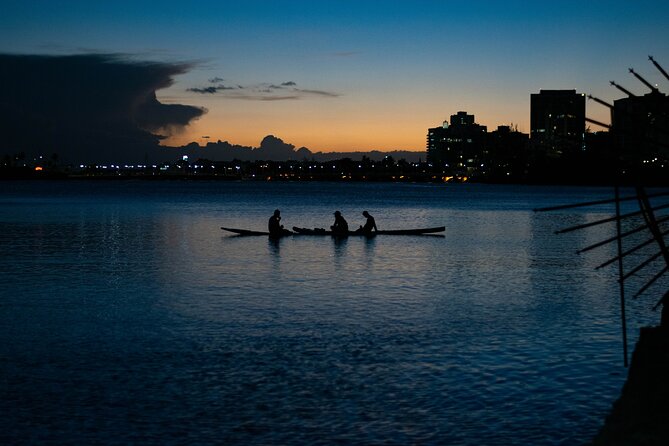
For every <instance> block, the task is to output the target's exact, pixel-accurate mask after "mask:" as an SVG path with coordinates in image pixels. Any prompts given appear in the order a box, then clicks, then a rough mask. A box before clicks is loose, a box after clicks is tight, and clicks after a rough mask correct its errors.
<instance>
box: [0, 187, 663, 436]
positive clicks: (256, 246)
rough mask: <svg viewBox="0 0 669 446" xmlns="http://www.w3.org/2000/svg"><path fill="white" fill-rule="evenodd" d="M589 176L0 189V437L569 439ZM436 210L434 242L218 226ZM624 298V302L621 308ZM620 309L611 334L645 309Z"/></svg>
mask: <svg viewBox="0 0 669 446" xmlns="http://www.w3.org/2000/svg"><path fill="white" fill-rule="evenodd" d="M610 194H611V191H610V190H609V189H582V188H538V187H510V186H507V187H501V186H483V185H411V184H339V183H337V184H335V183H255V182H241V183H227V182H180V181H179V182H166V181H163V182H132V181H118V182H83V181H82V182H78V181H71V182H53V183H52V182H34V183H31V182H5V183H0V414H1V416H0V443H2V444H29V443H35V444H58V445H62V444H105V445H106V444H130V443H134V444H143V445H144V444H157V445H158V444H159V445H164V444H235V445H236V444H239V445H266V444H276V445H281V444H305V445H306V444H308V445H314V444H324V445H326V444H327V445H330V444H398V445H407V444H435V445H441V444H446V445H448V444H453V445H460V444H462V445H526V444H549V445H550V444H563V445H574V444H581V443H584V442H586V441H588V440H589V439H590V438H591V437H592V436H593V435H594V434H595V432H596V430H597V429H598V428H599V426H600V425H601V423H602V422H603V419H604V416H605V414H606V413H607V411H608V409H609V407H610V405H611V403H612V402H613V401H614V400H615V398H616V397H617V396H618V393H619V391H620V388H621V386H622V383H623V381H624V378H625V374H626V370H625V369H624V368H623V365H622V352H621V340H620V328H619V318H620V316H619V309H618V297H617V287H616V283H615V273H616V272H615V270H600V271H595V270H594V266H596V265H597V264H598V263H600V262H601V261H602V260H606V259H607V258H608V257H610V256H612V255H613V247H610V248H605V249H603V250H600V251H596V252H593V253H592V254H589V255H581V256H577V255H576V254H574V252H575V251H576V250H577V249H579V248H582V247H584V246H587V245H589V244H591V243H593V242H596V241H599V240H600V239H602V238H605V237H607V236H610V235H611V234H612V232H611V231H612V228H602V229H599V230H592V231H581V232H578V233H571V234H565V235H560V236H556V235H554V234H553V231H554V230H555V229H559V228H560V227H564V226H568V225H571V224H578V223H583V222H586V221H589V220H593V219H598V218H602V217H603V216H605V214H606V215H608V211H609V209H603V210H602V212H604V214H597V213H592V212H591V211H585V210H571V211H562V212H554V213H550V214H543V213H540V214H537V213H534V212H532V211H531V209H532V208H534V207H538V206H545V205H551V204H559V203H569V202H577V201H583V200H591V199H597V198H607V197H609V196H610ZM277 207H278V208H280V209H281V210H282V215H283V217H284V220H283V222H284V224H286V225H287V226H292V225H300V226H307V227H314V226H320V227H326V226H328V225H329V224H331V221H332V219H333V217H332V212H333V211H334V210H337V209H339V210H341V211H342V212H343V214H344V216H345V217H346V218H348V220H349V223H350V224H351V225H352V226H354V227H357V226H356V225H357V224H361V223H362V222H363V217H362V216H361V215H360V212H361V211H362V210H364V209H367V210H369V211H370V213H372V215H374V216H375V217H376V220H377V223H378V225H379V227H381V228H411V227H428V226H439V225H445V226H446V228H447V230H446V232H445V236H444V237H415V236H413V237H412V236H406V237H390V236H379V237H376V238H372V239H364V238H357V237H351V238H349V239H345V240H334V239H332V238H329V237H290V238H285V239H282V240H279V241H276V242H273V241H270V240H268V239H267V238H266V237H237V236H232V235H228V234H225V233H223V231H221V230H220V226H222V225H225V226H231V227H240V228H247V229H259V230H263V229H264V228H265V227H266V221H267V219H268V217H269V216H270V215H271V213H272V211H273V210H274V209H275V208H277ZM634 305H637V306H634ZM634 305H632V306H631V307H630V308H629V309H628V311H629V312H630V318H631V321H630V324H631V327H632V330H631V331H632V342H633V340H634V338H635V333H636V330H637V328H638V326H639V325H640V324H641V323H647V322H648V320H651V321H652V316H653V314H652V313H649V312H648V309H647V307H648V302H645V303H644V304H643V305H642V304H634Z"/></svg>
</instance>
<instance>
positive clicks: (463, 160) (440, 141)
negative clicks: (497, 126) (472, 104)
mask: <svg viewBox="0 0 669 446" xmlns="http://www.w3.org/2000/svg"><path fill="white" fill-rule="evenodd" d="M486 133H487V127H486V126H484V125H479V124H476V123H475V120H474V115H469V114H467V112H464V111H461V112H458V113H457V114H455V115H451V119H450V125H449V123H448V122H446V121H444V124H443V125H442V126H441V127H435V128H431V129H428V133H427V159H428V161H429V162H430V163H433V164H436V165H438V166H440V167H442V168H445V169H446V170H448V171H450V172H452V173H454V174H462V175H471V174H472V173H473V172H475V171H477V170H478V169H479V167H480V165H481V160H482V159H483V158H484V157H485V152H486V148H485V145H486Z"/></svg>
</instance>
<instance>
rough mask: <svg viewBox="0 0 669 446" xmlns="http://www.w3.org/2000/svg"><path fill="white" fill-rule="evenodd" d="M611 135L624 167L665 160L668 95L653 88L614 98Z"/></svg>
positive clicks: (668, 136)
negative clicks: (640, 92)
mask: <svg viewBox="0 0 669 446" xmlns="http://www.w3.org/2000/svg"><path fill="white" fill-rule="evenodd" d="M611 136H612V138H613V142H614V148H615V150H616V151H617V153H618V154H619V155H620V156H621V158H622V159H623V160H625V161H626V163H627V165H628V166H630V167H633V166H637V167H652V164H654V163H658V164H664V163H665V162H666V160H667V159H669V149H667V148H668V147H669V96H667V95H665V94H663V93H661V92H659V91H658V90H654V91H652V92H651V93H648V94H646V95H643V96H631V97H627V98H623V99H618V100H616V101H614V102H613V120H612V127H611ZM644 164H646V166H644Z"/></svg>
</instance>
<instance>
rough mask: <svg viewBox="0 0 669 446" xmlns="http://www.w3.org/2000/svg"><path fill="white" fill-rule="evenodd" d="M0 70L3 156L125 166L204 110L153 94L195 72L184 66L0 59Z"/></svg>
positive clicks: (77, 58)
mask: <svg viewBox="0 0 669 446" xmlns="http://www.w3.org/2000/svg"><path fill="white" fill-rule="evenodd" d="M0 67H1V68H0V126H1V131H0V153H1V152H4V153H11V152H18V151H24V152H27V153H36V152H40V153H45V154H47V153H48V154H50V153H58V154H59V155H61V158H63V159H67V160H70V161H75V162H89V161H117V162H130V161H133V160H138V159H142V158H144V157H145V156H146V154H147V153H149V152H151V153H153V151H154V150H155V149H156V148H157V146H158V142H159V140H160V138H161V134H162V135H164V134H165V132H169V131H174V130H178V129H179V128H182V127H183V126H186V125H188V124H189V123H190V122H191V121H192V120H193V119H196V118H198V117H200V116H201V115H202V114H204V113H205V112H206V110H205V109H203V108H199V107H193V106H188V105H181V104H163V103H161V102H159V101H158V99H157V98H156V90H160V89H163V88H166V87H169V86H170V85H171V84H172V82H173V78H174V76H177V75H180V74H183V73H185V72H187V71H188V70H189V69H191V68H192V65H191V64H187V63H159V62H137V61H131V60H128V59H126V58H123V57H122V56H119V55H108V54H102V55H101V54H85V55H74V56H41V55H12V54H0Z"/></svg>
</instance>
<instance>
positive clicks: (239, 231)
mask: <svg viewBox="0 0 669 446" xmlns="http://www.w3.org/2000/svg"><path fill="white" fill-rule="evenodd" d="M221 229H223V230H224V231H228V232H234V233H235V234H237V235H269V232H267V231H250V230H248V229H235V228H224V227H222V226H221ZM284 235H293V233H292V232H291V231H289V230H287V229H284V233H283V234H280V235H273V236H272V237H282V236H284Z"/></svg>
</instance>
